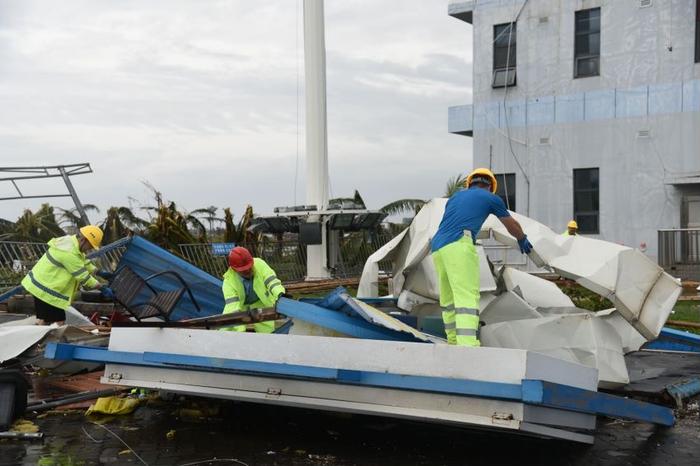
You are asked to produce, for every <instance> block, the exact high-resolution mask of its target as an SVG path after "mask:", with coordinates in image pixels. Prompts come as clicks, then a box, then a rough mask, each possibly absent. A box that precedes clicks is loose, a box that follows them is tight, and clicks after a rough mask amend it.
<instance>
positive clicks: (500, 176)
mask: <svg viewBox="0 0 700 466" xmlns="http://www.w3.org/2000/svg"><path fill="white" fill-rule="evenodd" d="M493 175H494V176H495V177H496V182H497V183H498V189H497V190H496V193H495V194H496V196H498V197H500V198H501V200H503V203H504V204H505V205H506V208H508V210H511V211H513V212H515V211H516V210H515V209H516V207H517V199H518V197H517V193H518V190H517V184H516V183H517V178H516V176H515V173H494V174H493ZM508 180H512V183H508ZM506 186H508V197H509V198H511V200H512V203H511V200H508V201H506V199H505V187H506ZM511 188H512V189H511ZM499 191H501V192H500V193H499Z"/></svg>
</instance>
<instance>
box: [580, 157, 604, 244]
mask: <svg viewBox="0 0 700 466" xmlns="http://www.w3.org/2000/svg"><path fill="white" fill-rule="evenodd" d="M598 187H599V183H598V169H597V168H579V169H575V170H574V220H576V223H578V231H579V233H589V234H598V233H599V229H600V228H599V224H598V217H599V211H598Z"/></svg>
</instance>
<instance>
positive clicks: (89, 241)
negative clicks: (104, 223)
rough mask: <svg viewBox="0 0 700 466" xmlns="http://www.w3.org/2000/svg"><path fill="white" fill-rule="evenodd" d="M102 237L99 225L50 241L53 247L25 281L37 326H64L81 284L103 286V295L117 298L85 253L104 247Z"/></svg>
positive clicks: (93, 287)
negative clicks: (32, 300) (54, 324)
mask: <svg viewBox="0 0 700 466" xmlns="http://www.w3.org/2000/svg"><path fill="white" fill-rule="evenodd" d="M102 236H103V234H102V230H101V229H100V228H99V227H96V226H94V225H88V226H84V227H82V228H81V229H80V231H79V232H78V233H77V234H75V235H67V236H61V237H59V238H53V239H51V240H50V241H49V242H48V245H49V249H48V250H47V251H46V253H45V254H44V255H43V256H41V259H39V261H38V262H37V263H36V265H35V266H34V267H33V268H32V270H30V271H29V273H28V274H27V276H26V277H24V279H23V280H22V286H23V287H24V289H25V290H26V291H27V292H28V293H29V294H31V295H32V296H33V297H34V309H35V312H36V318H37V321H36V322H37V325H48V324H52V323H54V322H55V323H57V324H59V325H63V323H64V322H65V320H66V309H67V308H68V306H70V304H71V302H72V301H73V296H74V295H75V293H76V292H77V291H78V289H79V288H80V287H81V286H83V287H85V288H89V289H101V290H102V294H103V296H105V297H107V298H112V297H113V294H112V290H110V289H109V288H108V287H106V286H104V285H102V284H101V283H100V282H98V281H97V280H96V279H95V277H93V276H92V274H93V273H94V272H96V271H97V267H95V265H94V264H93V263H92V262H90V260H88V258H87V257H86V256H85V255H86V254H87V253H89V252H90V251H93V250H97V249H99V248H100V245H101V244H102Z"/></svg>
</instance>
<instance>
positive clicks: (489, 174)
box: [464, 168, 498, 193]
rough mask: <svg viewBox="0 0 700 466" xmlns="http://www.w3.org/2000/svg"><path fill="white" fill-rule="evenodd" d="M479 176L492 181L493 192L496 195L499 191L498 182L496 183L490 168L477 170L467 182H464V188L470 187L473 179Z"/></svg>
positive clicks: (470, 175)
mask: <svg viewBox="0 0 700 466" xmlns="http://www.w3.org/2000/svg"><path fill="white" fill-rule="evenodd" d="M479 175H481V176H485V177H487V178H489V179H490V180H491V192H492V193H495V192H496V190H497V189H498V181H496V177H495V176H494V175H493V172H492V171H491V170H489V169H488V168H477V169H476V170H474V171H473V172H471V173H470V174H469V176H468V177H467V181H465V182H464V187H465V188H468V187H469V185H470V184H471V183H472V178H474V177H475V176H479Z"/></svg>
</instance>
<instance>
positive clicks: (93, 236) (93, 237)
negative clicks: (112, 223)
mask: <svg viewBox="0 0 700 466" xmlns="http://www.w3.org/2000/svg"><path fill="white" fill-rule="evenodd" d="M80 234H81V235H83V236H84V237H85V238H86V239H87V240H88V243H90V245H91V246H92V247H93V248H95V249H100V246H101V245H102V237H103V236H104V233H102V229H101V228H100V227H97V226H95V225H87V226H84V227H82V228H81V229H80Z"/></svg>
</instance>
